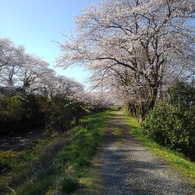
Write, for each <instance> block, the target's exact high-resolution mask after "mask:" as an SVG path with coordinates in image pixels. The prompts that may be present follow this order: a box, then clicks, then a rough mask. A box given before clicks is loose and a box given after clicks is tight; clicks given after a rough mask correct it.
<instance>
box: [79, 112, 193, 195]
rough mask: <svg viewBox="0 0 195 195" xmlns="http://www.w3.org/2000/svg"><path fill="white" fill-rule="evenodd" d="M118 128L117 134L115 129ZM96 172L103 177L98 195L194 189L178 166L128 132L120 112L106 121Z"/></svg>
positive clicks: (169, 194) (172, 194)
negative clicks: (159, 155) (158, 154)
mask: <svg viewBox="0 0 195 195" xmlns="http://www.w3.org/2000/svg"><path fill="white" fill-rule="evenodd" d="M116 128H117V129H120V130H121V131H122V133H121V134H120V135H116V134H114V129H116ZM98 161H99V167H98V168H97V170H96V171H97V172H99V174H100V175H101V178H102V189H103V191H102V190H101V192H100V191H99V192H98V191H97V190H96V191H95V190H94V192H93V193H92V192H91V193H87V192H86V193H84V192H83V194H91V195H94V194H99V195H103V194H105V195H120V194H122V195H155V194H157V195H161V194H166V195H192V194H195V189H193V188H192V186H190V184H188V182H187V181H188V178H184V176H182V175H181V174H180V173H179V171H178V170H176V169H175V168H173V167H171V166H170V165H169V164H167V163H166V162H164V161H163V160H161V159H159V158H158V157H157V156H156V155H154V154H152V153H151V152H150V151H149V150H147V148H146V147H144V146H142V145H141V144H139V143H138V141H136V140H135V139H134V138H133V136H132V135H130V134H129V127H128V126H127V125H126V124H125V121H124V119H123V116H122V113H121V112H118V115H116V116H115V117H113V118H111V119H110V121H108V124H107V134H106V136H105V141H104V147H103V149H102V151H101V153H100V154H99V157H98Z"/></svg>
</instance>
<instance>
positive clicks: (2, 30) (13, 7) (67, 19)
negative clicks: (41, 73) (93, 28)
mask: <svg viewBox="0 0 195 195" xmlns="http://www.w3.org/2000/svg"><path fill="white" fill-rule="evenodd" d="M100 1H101V0H0V38H5V37H7V38H9V39H10V40H11V41H13V42H14V43H15V44H16V46H19V45H23V46H24V47H25V48H26V53H28V54H35V55H37V56H39V57H41V58H43V59H44V60H45V61H46V62H49V63H50V65H51V66H52V67H54V65H55V58H56V57H58V56H59V55H60V54H61V52H60V49H59V46H58V45H57V43H56V42H60V43H63V42H64V41H65V39H66V37H65V36H64V35H66V36H69V37H70V35H71V33H74V31H75V28H76V25H75V24H74V18H75V16H78V15H80V14H81V13H82V12H81V10H82V9H83V8H84V7H88V6H89V5H90V4H92V3H99V2H100ZM55 70H56V72H57V73H58V74H61V75H62V74H63V75H65V76H67V77H70V78H73V79H75V80H77V81H79V82H82V83H83V82H85V81H86V78H87V77H88V76H89V73H88V72H86V71H84V70H83V69H82V68H68V69H67V70H64V71H63V70H62V69H55Z"/></svg>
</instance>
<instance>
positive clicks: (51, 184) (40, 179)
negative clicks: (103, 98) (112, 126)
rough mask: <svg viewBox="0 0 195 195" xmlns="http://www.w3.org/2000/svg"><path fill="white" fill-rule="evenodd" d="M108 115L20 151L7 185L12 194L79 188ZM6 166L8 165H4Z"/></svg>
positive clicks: (37, 194) (36, 194) (33, 194)
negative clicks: (21, 152) (10, 179)
mask: <svg viewBox="0 0 195 195" xmlns="http://www.w3.org/2000/svg"><path fill="white" fill-rule="evenodd" d="M109 115H110V112H102V113H98V114H94V115H90V116H87V117H86V118H84V119H82V124H83V125H82V126H77V127H75V128H73V129H72V130H70V131H68V132H67V133H64V134H60V135H58V136H57V135H55V136H54V137H53V138H52V139H48V140H45V141H37V142H35V144H34V145H33V147H32V148H31V149H30V150H28V151H27V152H23V154H21V155H20V156H19V157H18V158H17V159H15V160H16V161H17V163H15V165H14V166H13V167H12V171H11V172H10V173H9V176H12V182H11V181H10V183H9V182H8V183H7V184H6V185H7V186H9V189H12V190H10V193H11V194H14V193H16V194H23V195H41V194H64V193H69V192H73V191H74V190H75V189H76V188H77V187H78V186H79V185H80V178H81V177H82V176H83V175H84V174H85V173H86V170H87V167H88V166H89V165H90V163H91V158H92V156H93V155H94V154H95V152H96V150H97V149H98V147H99V146H100V144H101V140H102V136H103V133H104V124H105V121H106V119H107V118H108V117H109ZM6 163H7V162H6Z"/></svg>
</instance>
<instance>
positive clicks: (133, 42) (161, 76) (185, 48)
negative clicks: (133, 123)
mask: <svg viewBox="0 0 195 195" xmlns="http://www.w3.org/2000/svg"><path fill="white" fill-rule="evenodd" d="M194 8H195V2H194V1H193V0H104V1H102V3H100V4H94V5H91V6H90V7H88V8H86V9H85V10H84V11H83V14H82V15H80V16H78V17H77V18H76V20H75V22H76V24H77V35H76V37H73V38H71V39H70V41H66V42H65V43H64V44H63V45H61V49H62V55H61V56H60V57H59V58H58V60H57V63H58V65H59V66H64V67H67V66H69V65H77V64H83V65H85V67H87V68H88V69H89V70H92V71H94V77H96V78H97V74H99V79H97V81H98V82H97V83H99V84H100V86H101V85H102V83H103V80H105V79H107V81H110V82H111V83H113V81H114V80H115V81H114V82H115V83H117V88H118V89H119V88H120V90H119V92H120V93H121V92H122V91H123V92H125V91H126V92H127V95H126V96H125V98H123V99H128V98H129V102H133V103H131V104H137V105H139V112H140V114H139V118H141V120H143V119H144V118H145V115H146V114H147V112H148V111H149V110H150V109H152V108H153V106H154V104H155V102H156V100H157V98H158V96H159V95H160V94H159V93H160V91H161V90H160V89H161V87H162V86H163V85H164V83H166V80H165V79H166V78H167V76H166V75H168V74H170V73H171V72H173V73H174V76H176V75H177V76H185V77H189V76H194V72H195V71H194V69H195V66H194V56H195V50H194V48H195V29H194V27H192V25H191V21H192V20H193V19H194V17H195V9H194ZM189 19H190V20H189ZM121 70H122V72H121ZM124 70H127V71H126V72H124ZM124 73H125V74H124ZM171 75H173V74H171ZM108 78H109V79H108ZM126 78H128V82H127V79H126ZM105 83H106V84H108V83H109V82H104V84H105ZM108 85H109V86H111V85H112V84H108ZM112 87H113V85H112ZM123 94H124V95H125V93H123ZM132 99H133V101H132Z"/></svg>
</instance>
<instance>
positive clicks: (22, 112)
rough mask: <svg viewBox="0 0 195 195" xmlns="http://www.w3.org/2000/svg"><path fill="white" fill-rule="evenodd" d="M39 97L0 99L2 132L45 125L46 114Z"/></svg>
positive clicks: (31, 95)
mask: <svg viewBox="0 0 195 195" xmlns="http://www.w3.org/2000/svg"><path fill="white" fill-rule="evenodd" d="M39 99H40V97H39V96H37V95H33V94H29V95H25V94H18V95H15V96H11V97H2V98H1V99H0V132H7V131H14V130H18V129H24V128H28V127H31V126H35V125H38V124H43V119H44V113H43V110H42V108H41V106H40V103H39Z"/></svg>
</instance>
